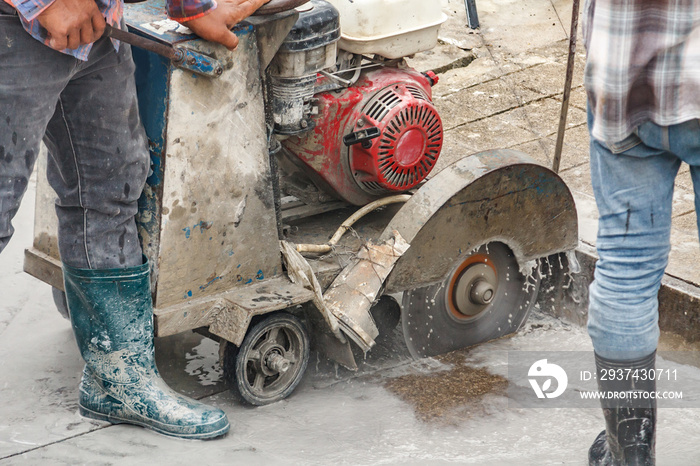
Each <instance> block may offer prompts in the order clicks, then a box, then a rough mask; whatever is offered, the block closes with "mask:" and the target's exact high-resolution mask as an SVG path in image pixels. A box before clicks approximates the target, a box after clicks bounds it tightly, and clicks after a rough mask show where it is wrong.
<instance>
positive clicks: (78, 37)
mask: <svg viewBox="0 0 700 466" xmlns="http://www.w3.org/2000/svg"><path fill="white" fill-rule="evenodd" d="M36 19H37V20H39V24H41V25H42V26H44V29H46V30H47V31H48V32H49V47H51V48H52V49H56V50H63V49H77V48H78V47H79V46H81V45H85V44H91V43H93V42H95V41H96V40H97V39H99V38H100V37H102V33H103V32H104V30H105V19H104V18H103V17H102V13H100V10H99V9H98V8H97V4H96V3H95V0H55V1H54V2H53V3H52V4H51V5H50V6H49V7H48V8H47V9H45V10H44V11H43V12H42V13H41V14H40V15H39V16H37V17H36Z"/></svg>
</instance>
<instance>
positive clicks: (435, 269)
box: [380, 149, 578, 293]
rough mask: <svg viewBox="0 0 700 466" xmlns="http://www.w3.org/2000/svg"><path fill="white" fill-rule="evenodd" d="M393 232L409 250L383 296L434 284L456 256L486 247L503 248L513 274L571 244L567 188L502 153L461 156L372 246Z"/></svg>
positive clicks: (522, 158)
mask: <svg viewBox="0 0 700 466" xmlns="http://www.w3.org/2000/svg"><path fill="white" fill-rule="evenodd" d="M394 231H397V232H398V233H399V234H400V235H401V237H403V238H404V239H405V240H406V241H407V242H408V243H409V244H410V245H411V246H410V247H409V249H408V250H407V251H406V252H405V253H404V254H403V256H402V257H401V258H400V259H399V261H398V262H397V263H396V266H395V267H394V269H393V271H392V272H391V274H390V275H389V277H388V278H387V282H386V288H385V293H396V292H400V291H405V290H408V289H415V288H419V287H422V286H427V285H430V284H433V283H437V282H439V281H441V280H443V279H444V278H445V277H446V275H447V273H448V272H449V271H450V270H451V268H452V266H453V265H454V263H455V261H456V260H457V259H458V258H459V257H460V256H462V255H463V254H464V253H467V252H469V251H471V250H473V249H475V248H477V247H478V246H480V245H482V244H484V243H487V242H490V241H500V242H502V243H505V244H506V245H508V246H509V247H510V248H511V250H512V251H513V253H514V254H515V256H516V259H517V261H518V264H519V265H520V267H521V269H522V268H524V267H526V266H527V265H528V264H533V263H532V261H533V260H535V259H538V258H541V257H545V256H548V255H550V254H555V253H558V252H564V251H568V250H572V249H574V248H576V246H577V245H578V220H577V216H576V206H575V204H574V200H573V197H572V195H571V192H570V191H569V188H568V187H567V186H566V184H564V182H563V181H562V179H561V178H559V176H558V175H557V174H556V173H554V172H553V171H551V170H549V169H548V168H545V167H543V166H541V165H539V164H538V163H537V162H536V161H535V160H534V159H532V158H531V157H530V156H528V155H527V154H525V153H522V152H518V151H514V150H509V149H500V150H490V151H486V152H480V153H478V154H474V155H471V156H469V157H465V158H463V159H461V160H459V161H457V162H455V163H453V164H452V165H450V166H448V167H447V168H445V169H444V170H442V171H441V172H439V173H438V174H437V175H435V176H433V177H432V178H431V179H430V180H429V181H428V182H427V183H426V184H425V185H423V186H422V187H421V188H420V189H419V190H418V191H417V192H416V194H414V195H413V197H412V198H411V199H410V200H409V201H408V202H407V203H406V204H405V205H404V206H403V207H402V208H401V210H399V211H398V212H397V214H396V215H395V216H394V218H393V219H392V220H391V222H389V225H387V227H386V228H385V230H384V232H383V233H382V236H381V237H380V241H381V240H386V239H388V238H391V236H392V235H393V234H394V233H393V232H394ZM543 231H546V234H543ZM533 265H534V264H533Z"/></svg>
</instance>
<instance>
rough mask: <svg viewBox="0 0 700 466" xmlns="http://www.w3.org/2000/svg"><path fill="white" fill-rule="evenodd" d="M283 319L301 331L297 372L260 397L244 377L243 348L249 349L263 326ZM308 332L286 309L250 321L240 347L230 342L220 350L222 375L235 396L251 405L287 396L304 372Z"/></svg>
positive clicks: (244, 353)
mask: <svg viewBox="0 0 700 466" xmlns="http://www.w3.org/2000/svg"><path fill="white" fill-rule="evenodd" d="M278 323H283V324H285V325H288V326H293V327H296V328H297V330H299V332H300V334H301V346H302V351H301V361H300V363H299V365H300V367H299V368H298V369H297V371H298V373H297V374H296V375H295V376H294V378H293V380H292V381H291V383H289V384H288V385H287V387H286V388H285V389H284V390H283V391H282V392H281V393H279V394H277V395H276V396H274V397H269V398H268V397H264V398H263V397H260V396H258V395H256V394H255V393H253V392H252V391H251V390H250V386H249V383H248V381H247V379H246V374H245V364H243V363H244V362H245V360H244V357H245V355H246V353H247V352H249V351H250V350H251V349H252V347H253V345H254V344H255V343H256V342H257V341H258V339H259V338H260V336H262V335H263V334H264V333H265V332H266V331H267V328H268V327H269V326H271V325H273V324H278ZM309 348H310V344H309V335H308V332H307V331H306V328H305V327H304V324H303V323H302V322H301V321H300V320H299V319H298V318H297V317H295V316H293V315H292V314H289V313H287V312H278V313H274V314H270V315H269V316H266V317H265V318H264V319H262V320H260V321H259V322H257V323H256V324H254V325H253V326H252V327H251V328H250V329H248V333H246V336H245V338H244V339H243V342H242V343H241V346H240V347H237V346H236V345H234V344H232V343H228V344H227V346H226V348H225V350H224V376H225V377H226V379H227V380H228V381H229V383H230V384H231V385H232V388H231V390H232V391H233V393H234V394H235V395H237V396H238V398H239V399H240V400H241V401H243V402H244V403H246V404H250V405H253V406H265V405H268V404H272V403H276V402H278V401H281V400H283V399H285V398H287V397H288V396H289V395H291V394H292V392H293V391H294V389H295V388H296V387H297V385H299V382H301V379H302V378H303V376H304V372H306V367H307V365H308V363H309Z"/></svg>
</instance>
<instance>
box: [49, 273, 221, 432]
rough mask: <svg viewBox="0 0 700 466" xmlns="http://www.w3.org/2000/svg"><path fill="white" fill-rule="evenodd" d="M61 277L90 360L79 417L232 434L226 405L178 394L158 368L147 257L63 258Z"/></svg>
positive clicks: (80, 342) (82, 346)
mask: <svg viewBox="0 0 700 466" xmlns="http://www.w3.org/2000/svg"><path fill="white" fill-rule="evenodd" d="M63 276H64V281H65V289H66V298H67V301H68V308H69V309H70V317H71V323H72V324H73V331H74V332H75V338H76V340H77V342H78V347H79V349H80V353H81V355H82V356H83V359H84V360H85V369H84V371H83V379H82V382H81V384H80V414H81V415H83V416H85V417H88V418H91V419H98V420H101V421H108V422H111V423H113V424H119V423H127V424H136V425H139V426H143V427H146V428H149V429H152V430H154V431H156V432H159V433H161V434H165V435H170V436H173V437H181V438H188V439H210V438H215V437H219V436H221V435H224V434H225V433H226V432H228V430H229V422H228V419H227V417H226V414H225V413H224V412H223V411H222V410H220V409H217V408H213V407H211V406H207V405H205V404H203V403H200V402H198V401H194V400H191V399H189V398H186V397H184V396H182V395H180V394H178V393H176V392H174V391H173V390H172V389H171V388H170V387H168V386H167V385H166V384H165V382H164V381H163V379H161V377H160V375H159V374H158V368H157V367H156V363H155V358H154V352H153V305H152V302H151V291H150V283H149V268H148V263H146V264H143V265H140V266H138V267H130V268H126V269H109V270H85V269H76V268H73V267H69V266H67V265H65V264H64V266H63Z"/></svg>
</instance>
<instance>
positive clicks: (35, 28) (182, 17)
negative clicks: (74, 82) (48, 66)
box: [0, 0, 216, 60]
mask: <svg viewBox="0 0 700 466" xmlns="http://www.w3.org/2000/svg"><path fill="white" fill-rule="evenodd" d="M0 1H3V0H0ZM4 1H6V2H7V3H9V4H10V5H12V6H13V7H15V8H16V9H17V12H18V13H19V16H20V19H21V20H22V24H23V25H24V29H26V30H27V32H29V34H31V35H32V36H33V37H35V38H36V39H38V40H40V41H41V42H43V43H45V44H48V43H49V37H48V33H47V31H46V29H44V28H43V27H42V26H41V24H39V21H37V20H36V17H37V16H39V15H40V14H41V13H42V12H43V11H44V10H46V9H47V8H48V7H49V6H51V4H52V3H53V2H54V0H4ZM95 3H96V4H97V7H98V8H99V9H100V12H101V13H102V15H103V16H104V17H105V19H106V20H107V23H109V24H110V25H111V26H113V27H117V28H118V27H120V24H121V20H122V14H123V12H124V1H123V0H95ZM214 8H216V1H215V0H168V1H167V11H168V16H169V17H170V18H171V19H174V20H175V21H179V22H183V21H189V20H191V19H197V18H199V17H201V16H204V15H205V14H206V13H207V12H208V11H209V10H212V9H214ZM112 43H113V44H114V48H115V49H119V42H118V41H116V40H112ZM90 49H92V44H87V45H81V46H80V47H78V48H77V49H74V50H71V49H65V50H63V53H66V54H68V55H73V56H74V57H76V58H79V59H81V60H87V58H88V55H89V53H90Z"/></svg>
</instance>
